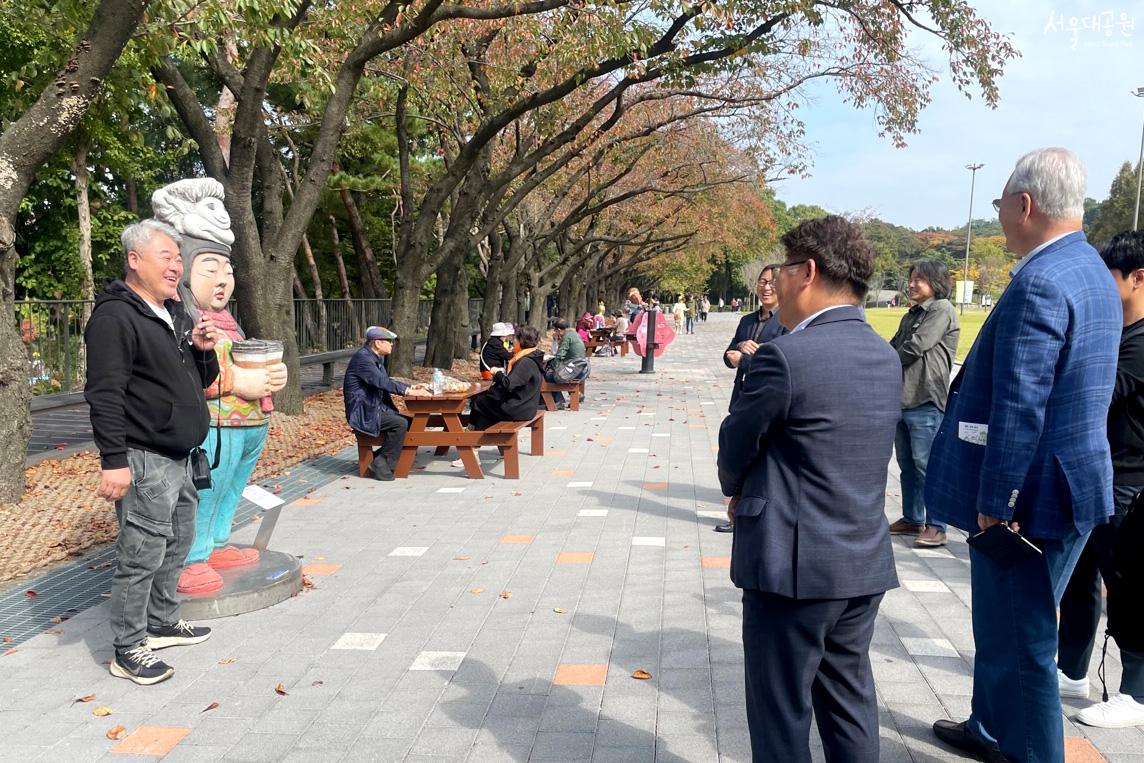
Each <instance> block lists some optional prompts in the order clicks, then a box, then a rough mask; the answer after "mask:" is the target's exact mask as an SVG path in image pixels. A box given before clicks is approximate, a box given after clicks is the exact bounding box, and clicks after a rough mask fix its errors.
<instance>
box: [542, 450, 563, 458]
mask: <svg viewBox="0 0 1144 763" xmlns="http://www.w3.org/2000/svg"><path fill="white" fill-rule="evenodd" d="M544 455H546V456H555V457H556V458H564V450H563V449H562V448H549V449H548V450H546V451H544Z"/></svg>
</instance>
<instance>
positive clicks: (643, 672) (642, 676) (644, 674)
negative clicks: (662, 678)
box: [632, 670, 651, 681]
mask: <svg viewBox="0 0 1144 763" xmlns="http://www.w3.org/2000/svg"><path fill="white" fill-rule="evenodd" d="M632 678H638V679H639V680H641V681H646V680H648V679H649V678H651V673H648V672H647V671H646V670H637V671H636V672H634V673H632Z"/></svg>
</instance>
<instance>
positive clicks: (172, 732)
mask: <svg viewBox="0 0 1144 763" xmlns="http://www.w3.org/2000/svg"><path fill="white" fill-rule="evenodd" d="M190 733H191V730H190V729H187V728H182V727H179V726H140V727H139V728H137V729H135V730H134V731H132V732H131V733H130V734H129V735H128V736H127V738H126V739H124V740H123V741H122V742H120V743H119V744H117V745H116V746H115V747H112V748H111V751H112V752H122V753H127V754H129V755H155V756H157V757H160V758H161V757H163V756H164V755H166V754H167V753H169V752H170V751H171V750H173V749H175V745H177V744H178V743H179V742H181V741H183V737H185V736H186V735H187V734H190Z"/></svg>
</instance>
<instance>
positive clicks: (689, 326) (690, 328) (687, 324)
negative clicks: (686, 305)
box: [684, 313, 695, 334]
mask: <svg viewBox="0 0 1144 763" xmlns="http://www.w3.org/2000/svg"><path fill="white" fill-rule="evenodd" d="M684 328H685V330H686V331H687V333H688V334H694V333H695V316H693V315H691V314H690V313H688V315H687V318H685V319H684Z"/></svg>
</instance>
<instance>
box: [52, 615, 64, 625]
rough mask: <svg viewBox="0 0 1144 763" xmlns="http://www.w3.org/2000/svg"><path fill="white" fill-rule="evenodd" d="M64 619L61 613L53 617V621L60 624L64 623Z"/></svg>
mask: <svg viewBox="0 0 1144 763" xmlns="http://www.w3.org/2000/svg"><path fill="white" fill-rule="evenodd" d="M63 621H64V619H63V618H62V617H60V616H59V615H56V616H55V617H53V618H52V619H51V622H53V623H57V624H58V623H62V622H63Z"/></svg>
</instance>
